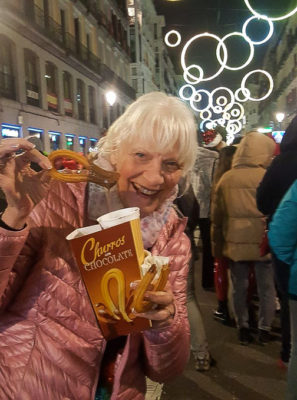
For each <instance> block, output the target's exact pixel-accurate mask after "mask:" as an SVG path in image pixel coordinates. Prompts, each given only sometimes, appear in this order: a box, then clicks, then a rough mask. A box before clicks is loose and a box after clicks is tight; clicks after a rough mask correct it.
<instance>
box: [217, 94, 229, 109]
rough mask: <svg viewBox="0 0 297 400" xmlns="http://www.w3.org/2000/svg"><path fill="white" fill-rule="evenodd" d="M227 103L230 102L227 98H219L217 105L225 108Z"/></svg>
mask: <svg viewBox="0 0 297 400" xmlns="http://www.w3.org/2000/svg"><path fill="white" fill-rule="evenodd" d="M227 102H228V100H227V97H225V96H219V97H218V98H217V101H216V103H217V104H218V105H219V106H222V107H224V106H225V105H226V104H227Z"/></svg>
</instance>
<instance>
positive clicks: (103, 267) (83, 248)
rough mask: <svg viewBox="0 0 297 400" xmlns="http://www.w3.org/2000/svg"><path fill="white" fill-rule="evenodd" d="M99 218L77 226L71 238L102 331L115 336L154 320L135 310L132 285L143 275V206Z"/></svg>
mask: <svg viewBox="0 0 297 400" xmlns="http://www.w3.org/2000/svg"><path fill="white" fill-rule="evenodd" d="M98 222H99V224H98V225H92V226H90V227H86V228H81V229H77V230H75V231H74V232H72V233H70V234H69V235H68V236H67V239H68V240H69V241H70V245H71V248H72V252H73V254H74V256H75V259H76V262H77V265H78V267H79V270H80V273H81V276H82V279H83V281H84V284H85V286H86V289H87V292H88V295H89V298H90V301H91V303H92V306H93V309H94V312H95V315H96V318H97V320H98V323H99V325H100V328H101V330H102V333H103V335H104V337H105V338H106V339H112V338H114V337H117V336H120V335H127V334H129V333H131V332H139V331H143V330H145V329H148V328H149V327H150V326H151V323H150V321H149V320H147V319H145V318H139V317H138V318H136V317H135V316H134V315H133V313H132V299H133V294H132V293H133V289H131V287H130V283H131V282H133V281H136V280H140V279H141V272H140V266H141V265H142V263H143V261H144V254H145V252H144V248H143V243H142V236H141V230H140V220H139V209H137V208H127V209H123V210H118V211H115V212H113V213H109V214H105V215H104V216H102V217H100V218H98ZM115 224H116V225H115Z"/></svg>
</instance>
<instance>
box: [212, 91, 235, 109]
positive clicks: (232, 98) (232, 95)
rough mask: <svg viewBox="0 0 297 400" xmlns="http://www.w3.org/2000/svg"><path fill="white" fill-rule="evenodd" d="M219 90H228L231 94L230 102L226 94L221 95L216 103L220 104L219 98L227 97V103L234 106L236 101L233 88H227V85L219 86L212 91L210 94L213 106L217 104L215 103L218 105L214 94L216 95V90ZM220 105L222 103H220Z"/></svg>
mask: <svg viewBox="0 0 297 400" xmlns="http://www.w3.org/2000/svg"><path fill="white" fill-rule="evenodd" d="M219 91H226V92H228V93H229V95H230V102H229V103H228V99H227V97H225V96H219V97H218V98H217V100H216V104H218V99H222V98H225V99H226V104H227V103H228V104H231V106H232V105H233V103H234V94H233V92H232V90H231V89H229V88H227V87H225V86H220V87H217V88H216V89H214V90H213V91H212V92H211V94H210V102H211V105H212V106H215V105H216V104H214V95H215V93H216V92H219ZM219 105H221V104H219Z"/></svg>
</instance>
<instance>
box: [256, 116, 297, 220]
mask: <svg viewBox="0 0 297 400" xmlns="http://www.w3.org/2000/svg"><path fill="white" fill-rule="evenodd" d="M296 155H297V116H296V117H294V119H293V120H292V121H291V123H290V124H289V126H288V128H287V129H286V132H285V134H284V136H283V139H282V141H281V144H280V154H279V155H278V156H276V157H275V158H274V159H273V161H272V163H271V165H270V167H269V168H268V169H267V171H266V173H265V175H264V177H263V179H262V181H261V183H260V185H259V187H258V189H257V206H258V208H259V210H260V211H261V212H262V213H263V214H265V215H267V216H268V217H269V219H271V217H272V215H273V214H274V212H275V210H276V208H277V207H278V205H279V203H280V201H281V199H282V197H283V196H284V195H285V193H286V191H287V190H288V189H289V187H290V186H291V185H292V183H293V182H294V181H295V179H297V157H296Z"/></svg>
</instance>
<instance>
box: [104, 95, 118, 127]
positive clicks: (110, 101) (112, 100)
mask: <svg viewBox="0 0 297 400" xmlns="http://www.w3.org/2000/svg"><path fill="white" fill-rule="evenodd" d="M105 99H106V101H107V103H108V104H109V121H108V122H109V124H108V126H110V125H111V123H112V122H113V118H112V106H113V105H114V103H115V101H116V99H117V94H116V93H115V92H114V91H113V90H108V91H107V92H106V93H105Z"/></svg>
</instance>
